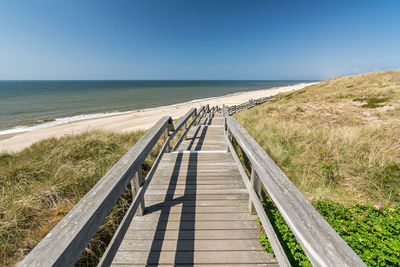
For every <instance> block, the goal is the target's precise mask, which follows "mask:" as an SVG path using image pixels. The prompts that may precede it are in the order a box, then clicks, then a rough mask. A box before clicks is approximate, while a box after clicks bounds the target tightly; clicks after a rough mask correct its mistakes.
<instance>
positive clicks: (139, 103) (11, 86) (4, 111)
mask: <svg viewBox="0 0 400 267" xmlns="http://www.w3.org/2000/svg"><path fill="white" fill-rule="evenodd" d="M304 82H310V81H303V80H301V81H299V80H290V81H243V80H240V81H239V80H233V81H226V80H224V81H218V80H212V81H205V80H200V81H189V80H179V81H172V80H165V81H161V80H151V81H138V80H134V81H115V80H114V81H103V80H102V81H0V135H3V134H13V133H18V132H25V131H31V130H34V129H38V128H45V127H51V126H55V125H60V124H65V123H68V122H73V121H78V120H84V119H91V118H99V117H107V116H113V115H118V114H124V113H128V112H135V111H139V110H143V109H148V108H155V107H159V106H168V105H174V104H178V103H185V102H190V101H195V100H199V99H206V98H212V97H218V96H223V95H229V94H235V93H238V92H245V91H253V90H262V89H271V88H275V87H281V86H287V85H294V84H298V83H304Z"/></svg>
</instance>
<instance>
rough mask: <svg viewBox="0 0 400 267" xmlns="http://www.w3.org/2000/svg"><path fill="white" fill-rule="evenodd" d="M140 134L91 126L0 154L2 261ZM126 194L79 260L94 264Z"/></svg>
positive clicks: (42, 231) (37, 234)
mask: <svg viewBox="0 0 400 267" xmlns="http://www.w3.org/2000/svg"><path fill="white" fill-rule="evenodd" d="M142 135H143V132H134V133H127V134H118V133H112V132H103V131H93V132H88V133H84V134H81V135H77V136H69V137H63V138H60V139H54V138H53V139H48V140H44V141H42V142H39V143H36V144H34V145H32V146H31V147H29V148H27V149H25V150H24V151H22V152H19V153H15V154H0V188H1V189H0V190H1V191H0V244H1V246H0V265H1V266H7V265H13V264H15V263H16V262H18V261H19V260H21V259H22V258H23V257H24V256H25V255H26V254H27V253H29V251H30V250H32V248H33V247H34V246H35V245H36V244H37V243H38V242H39V241H40V240H41V239H42V238H43V237H44V236H45V235H46V234H47V233H48V232H49V231H50V230H51V229H52V228H53V227H54V226H55V225H56V224H57V223H58V222H59V221H60V220H61V219H62V218H63V217H64V216H65V215H66V214H67V213H68V212H69V211H70V210H71V209H72V208H73V206H74V205H75V204H76V203H77V202H78V201H79V200H80V199H81V198H82V197H83V196H84V195H85V194H86V193H87V192H88V191H89V190H90V189H91V188H92V187H93V185H95V184H96V182H97V181H98V180H99V179H100V178H101V177H102V176H103V175H104V174H105V173H106V172H107V171H108V170H109V169H110V168H111V167H112V166H113V165H114V164H115V163H116V162H117V161H118V160H119V159H120V158H121V156H122V155H123V154H124V153H126V152H127V151H128V149H129V148H130V147H131V146H132V145H133V144H135V143H136V142H137V141H138V140H139V138H140V137H141V136H142ZM156 150H157V148H155V151H154V152H153V153H152V155H151V156H149V158H148V159H147V160H146V166H147V167H149V166H150V165H151V164H152V160H153V159H154V157H155V155H156V153H157V151H156ZM124 194H125V195H124V197H123V198H122V199H121V200H120V201H119V202H118V204H117V205H116V206H115V207H114V209H113V211H112V212H111V214H110V215H109V216H108V217H107V219H106V221H105V223H104V224H103V225H102V227H101V228H100V230H99V231H98V232H97V234H96V236H95V237H94V238H93V240H92V241H91V243H90V244H89V246H88V247H87V249H86V252H85V253H84V255H83V256H82V257H81V259H80V261H79V262H78V264H77V265H82V266H87V265H94V264H95V263H96V262H97V260H98V258H99V257H100V256H101V254H102V251H103V250H104V247H105V244H106V243H107V242H109V240H110V239H111V237H112V234H113V232H114V231H115V229H116V228H117V226H118V223H119V220H121V219H122V217H123V215H124V210H126V208H127V207H128V204H129V200H130V199H131V197H130V195H129V192H128V191H127V192H125V193H124Z"/></svg>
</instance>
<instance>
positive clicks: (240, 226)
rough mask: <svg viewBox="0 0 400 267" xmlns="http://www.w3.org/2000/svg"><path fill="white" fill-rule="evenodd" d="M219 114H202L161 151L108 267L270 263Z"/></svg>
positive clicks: (273, 259)
mask: <svg viewBox="0 0 400 267" xmlns="http://www.w3.org/2000/svg"><path fill="white" fill-rule="evenodd" d="M223 121H224V120H223V117H222V115H221V114H220V113H213V114H210V113H207V114H206V115H205V117H203V118H202V119H201V120H200V121H199V124H198V125H196V126H193V127H191V129H190V131H189V133H188V135H187V140H184V141H183V142H182V143H181V144H180V145H179V147H178V148H177V150H176V151H171V152H170V153H166V154H164V156H163V158H162V160H161V162H160V165H159V166H158V168H157V170H156V173H155V174H154V177H153V180H152V181H151V183H150V185H149V187H148V189H147V191H146V194H145V203H146V208H145V212H144V215H143V216H135V217H134V218H133V220H132V221H131V223H130V226H129V229H128V231H127V233H126V235H125V236H124V238H123V241H122V243H121V245H120V246H119V248H118V251H117V253H116V255H115V257H114V259H113V262H112V265H115V266H173V265H182V266H198V265H207V266H216V265H218V266H277V265H278V264H277V261H276V260H275V258H274V257H273V255H272V254H269V253H267V252H265V251H263V248H262V246H261V245H260V244H259V242H258V240H259V236H260V232H259V230H258V227H257V226H258V223H257V221H256V219H257V216H256V215H250V214H249V210H248V199H249V196H248V191H247V189H246V187H245V185H244V183H243V180H242V178H241V176H240V173H239V170H238V168H237V165H236V164H235V162H234V160H233V158H232V155H231V154H230V153H229V152H227V146H226V142H225V138H224V124H223Z"/></svg>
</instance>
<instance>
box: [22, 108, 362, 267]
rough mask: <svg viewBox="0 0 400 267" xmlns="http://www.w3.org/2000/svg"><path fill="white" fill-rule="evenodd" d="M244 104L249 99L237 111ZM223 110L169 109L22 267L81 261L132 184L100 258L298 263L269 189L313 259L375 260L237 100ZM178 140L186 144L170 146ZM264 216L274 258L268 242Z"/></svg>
mask: <svg viewBox="0 0 400 267" xmlns="http://www.w3.org/2000/svg"><path fill="white" fill-rule="evenodd" d="M255 103H257V101H255ZM250 106H252V105H250ZM244 107H248V105H247V104H246V105H240V106H238V107H233V108H232V110H231V111H235V110H240V109H242V108H244ZM222 110H223V112H222V114H221V113H220V111H221V109H220V108H219V107H212V108H211V109H210V107H209V106H208V105H207V106H202V107H200V109H195V108H193V109H191V110H189V111H188V112H187V113H186V115H185V116H183V117H182V118H181V119H180V120H179V121H178V122H177V123H174V122H173V120H172V118H171V117H169V116H165V117H163V118H161V119H160V120H159V121H158V122H157V123H156V124H155V125H154V126H153V127H152V128H151V129H149V130H148V131H147V132H146V133H145V134H144V136H143V137H142V138H141V139H140V140H139V141H138V142H137V143H136V144H135V145H134V146H132V148H131V149H130V150H129V151H128V152H127V153H126V154H125V155H124V156H123V157H122V158H121V159H120V160H119V161H118V162H117V163H116V164H115V165H114V166H113V167H112V168H111V169H110V170H109V171H108V172H107V173H106V174H105V175H104V176H103V177H102V178H101V179H100V180H99V181H98V183H97V184H96V185H95V186H93V188H92V189H90V191H89V192H88V193H87V194H86V195H85V196H84V197H83V198H82V199H81V200H80V201H79V202H78V203H77V204H76V205H75V207H74V208H73V209H72V210H71V211H70V212H69V213H68V214H67V215H66V216H65V217H64V218H63V219H62V220H61V221H60V222H59V223H58V224H57V225H56V226H55V227H54V228H53V229H52V230H51V231H50V233H48V234H47V235H46V237H45V238H43V239H42V241H40V243H39V244H38V245H37V246H36V247H35V248H34V249H33V250H32V251H31V252H30V253H29V254H28V255H27V256H26V257H25V258H24V259H23V260H22V261H21V262H20V263H19V264H18V266H21V267H22V266H23V267H32V266H38V267H42V266H63V267H64V266H74V264H75V263H76V262H77V260H78V259H79V257H80V256H81V255H82V252H83V251H84V250H85V249H86V247H87V245H88V243H89V242H90V240H91V239H92V237H93V236H94V235H95V233H96V232H97V231H98V229H99V227H101V225H102V224H103V222H104V220H105V218H106V216H107V215H108V214H110V212H112V210H113V209H114V207H115V203H117V201H118V200H119V199H120V197H121V195H122V194H123V193H124V192H129V191H130V192H131V193H132V198H133V200H132V203H131V204H130V206H129V208H128V210H127V211H126V213H125V215H124V218H123V219H122V221H121V223H120V225H119V226H118V229H117V230H116V232H115V234H114V236H113V238H112V240H111V241H110V243H109V244H108V246H107V249H106V251H105V252H104V254H103V256H102V257H101V259H100V262H99V266H101V267H102V266H110V265H114V266H176V265H177V266H236V267H238V266H277V265H279V266H285V267H286V266H291V263H290V261H289V258H288V255H287V254H286V251H285V250H284V247H283V246H282V244H281V242H280V240H279V236H278V234H279V233H276V232H275V229H274V227H273V225H272V223H271V222H270V220H269V218H268V216H267V214H266V212H265V210H264V207H263V205H262V200H261V199H262V192H263V191H264V192H267V194H268V195H269V198H270V199H271V200H272V201H273V202H274V203H275V205H276V207H277V208H278V210H279V211H280V213H281V215H282V217H283V218H284V220H285V221H286V223H287V224H288V226H289V227H290V229H291V231H292V232H293V234H294V235H295V237H296V239H297V241H298V242H299V244H300V245H301V247H302V248H303V250H304V252H305V253H306V255H307V257H308V259H309V260H310V262H311V263H312V265H313V266H332V267H336V266H348V267H353V266H366V265H365V264H364V263H363V262H362V260H361V259H360V258H359V257H358V255H357V254H356V253H355V252H354V251H353V250H352V249H351V248H350V247H349V245H348V244H347V243H346V242H345V241H344V240H343V239H342V238H341V237H340V236H339V235H338V234H337V233H336V231H335V230H334V229H333V228H332V227H331V226H330V225H329V223H328V222H327V221H325V219H324V218H323V217H322V216H321V215H320V214H319V213H318V212H317V210H316V209H315V208H314V207H313V206H312V205H311V204H310V202H308V201H307V199H306V198H305V197H304V196H303V195H302V194H301V192H300V191H299V190H298V189H297V188H296V187H295V186H294V185H293V184H292V183H291V181H290V179H289V178H288V177H287V176H286V175H285V174H284V173H283V172H282V170H280V168H279V167H278V166H277V165H276V164H275V163H274V162H273V160H272V159H271V158H270V157H269V155H268V154H267V153H266V152H265V151H264V149H263V148H262V147H260V145H259V144H258V143H257V142H256V141H255V140H254V139H253V137H252V136H251V135H250V134H249V133H248V132H247V131H246V129H244V128H243V126H241V125H240V123H239V122H238V121H236V120H235V118H233V117H231V116H229V109H228V107H226V106H224V107H223V108H222ZM179 133H181V135H179ZM173 138H176V139H178V140H177V141H176V142H175V141H173V140H176V139H173ZM160 139H163V145H162V148H161V150H160V152H159V153H158V156H157V158H156V159H155V161H154V163H153V164H152V167H151V169H150V170H149V172H148V173H147V174H146V177H143V171H142V166H143V163H144V161H145V159H146V158H147V157H148V156H149V154H150V152H151V151H153V148H154V147H155V145H156V144H157V142H159V140H160ZM172 142H174V143H176V145H175V147H174V148H173V151H170V149H171V144H172ZM159 143H160V142H159ZM233 144H236V145H237V146H239V147H240V149H241V153H243V154H244V155H246V157H247V160H248V162H247V163H250V164H251V166H248V165H247V164H246V165H247V167H249V173H250V175H248V172H246V170H245V169H244V166H243V165H242V162H241V161H240V159H239V157H238V155H237V153H236V148H235V147H234V146H233ZM127 188H131V189H132V190H129V189H128V190H127ZM255 214H257V215H255ZM257 217H259V219H260V221H261V223H262V225H263V227H264V230H265V234H266V236H267V237H268V240H269V243H270V244H271V248H272V250H273V251H274V255H272V254H269V253H267V252H265V251H263V248H262V246H261V245H260V244H259V242H258V240H259V236H260V232H259V230H258V222H257Z"/></svg>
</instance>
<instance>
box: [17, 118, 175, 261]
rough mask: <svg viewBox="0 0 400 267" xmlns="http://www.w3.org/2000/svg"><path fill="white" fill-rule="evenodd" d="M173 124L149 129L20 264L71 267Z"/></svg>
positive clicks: (165, 121)
mask: <svg viewBox="0 0 400 267" xmlns="http://www.w3.org/2000/svg"><path fill="white" fill-rule="evenodd" d="M170 123H172V119H171V117H164V118H162V119H161V120H159V121H158V122H157V123H156V124H155V125H154V126H153V127H152V128H151V129H150V130H148V131H147V132H146V134H145V135H144V136H143V137H142V138H141V139H140V140H139V141H138V142H137V143H136V144H135V145H134V146H133V147H132V148H131V149H130V150H129V151H128V152H127V153H126V154H125V155H124V156H123V157H122V158H121V159H120V160H119V161H118V162H117V163H116V164H115V165H114V166H113V167H112V168H111V170H110V171H108V172H107V174H106V175H105V176H104V177H103V178H102V179H100V181H99V182H98V183H97V184H96V185H95V186H94V187H93V188H92V189H91V190H90V191H89V192H88V193H87V194H86V195H85V196H84V197H83V198H82V199H81V200H80V201H79V202H78V204H76V205H75V207H74V208H73V209H72V210H71V211H70V212H69V213H68V214H67V215H66V216H65V217H64V218H63V219H62V220H61V222H60V223H58V224H57V225H56V226H55V227H54V228H53V229H52V230H51V231H50V233H49V234H47V235H46V237H45V238H44V239H43V240H42V241H40V243H39V244H38V245H37V246H36V247H35V248H34V249H33V250H32V251H31V252H30V253H29V254H28V255H27V256H26V257H25V258H24V259H23V260H22V261H21V262H20V263H19V264H18V265H19V266H50V265H52V266H59V265H63V266H72V265H73V264H74V263H75V262H76V260H77V259H78V258H79V256H80V255H81V253H82V251H83V250H84V249H85V247H86V244H87V243H88V242H89V240H90V239H91V238H92V236H93V235H94V234H95V233H96V231H97V229H98V228H99V226H100V225H101V224H102V222H103V221H104V218H105V217H106V216H107V214H108V213H109V212H110V210H111V209H112V207H113V205H114V204H115V203H116V202H117V200H118V198H119V197H120V196H121V194H122V192H123V191H124V190H125V189H126V187H127V185H128V184H129V182H130V180H131V178H132V177H133V175H134V173H135V172H136V171H137V169H138V168H139V166H140V165H141V164H142V162H143V161H144V159H145V158H146V157H147V155H148V154H149V153H150V151H151V149H152V148H153V146H154V144H155V143H156V142H157V141H158V139H159V137H160V136H161V134H162V133H163V132H164V129H165V128H166V127H168V125H169V124H170Z"/></svg>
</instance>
